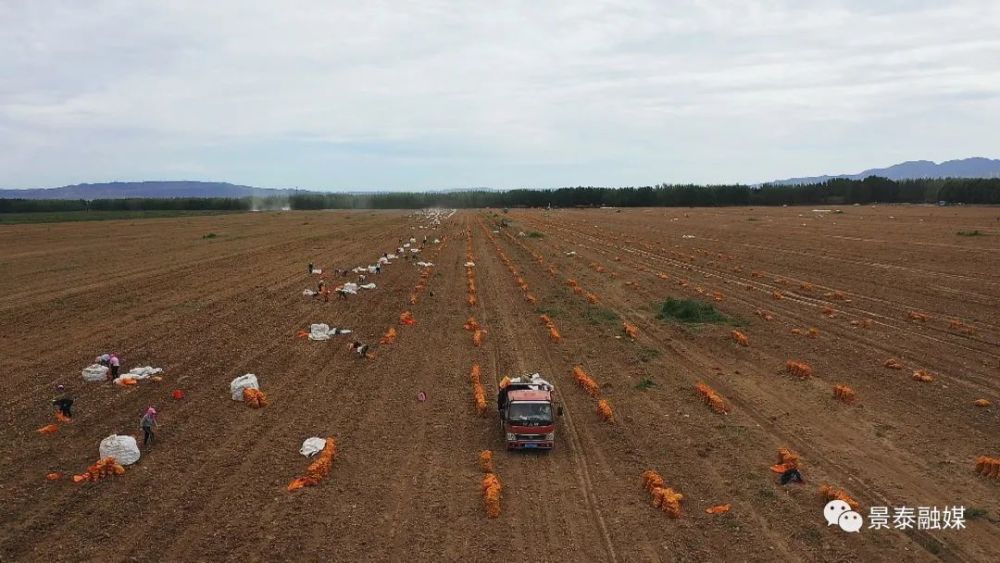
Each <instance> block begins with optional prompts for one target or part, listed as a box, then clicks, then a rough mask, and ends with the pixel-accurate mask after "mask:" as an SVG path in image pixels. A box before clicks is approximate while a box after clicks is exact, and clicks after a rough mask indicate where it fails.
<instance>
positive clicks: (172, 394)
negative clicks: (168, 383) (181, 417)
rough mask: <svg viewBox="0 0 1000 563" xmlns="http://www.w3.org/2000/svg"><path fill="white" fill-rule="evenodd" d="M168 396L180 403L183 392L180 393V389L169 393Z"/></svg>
mask: <svg viewBox="0 0 1000 563" xmlns="http://www.w3.org/2000/svg"><path fill="white" fill-rule="evenodd" d="M170 396H171V397H173V398H174V400H175V401H180V400H181V399H183V398H184V391H181V390H180V389H174V392H173V393H171V394H170Z"/></svg>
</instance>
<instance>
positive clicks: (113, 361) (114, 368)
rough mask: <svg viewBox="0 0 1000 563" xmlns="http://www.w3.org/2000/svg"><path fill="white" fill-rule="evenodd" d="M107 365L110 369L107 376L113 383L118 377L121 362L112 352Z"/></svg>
mask: <svg viewBox="0 0 1000 563" xmlns="http://www.w3.org/2000/svg"><path fill="white" fill-rule="evenodd" d="M108 365H109V366H110V367H111V373H110V374H109V376H110V378H111V381H114V380H115V379H116V378H117V377H118V370H119V369H120V368H121V366H122V362H121V360H119V359H118V354H115V353H114V352H112V353H111V357H110V358H109V359H108Z"/></svg>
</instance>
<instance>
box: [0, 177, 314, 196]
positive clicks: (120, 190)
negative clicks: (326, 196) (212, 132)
mask: <svg viewBox="0 0 1000 563" xmlns="http://www.w3.org/2000/svg"><path fill="white" fill-rule="evenodd" d="M296 193H306V192H305V190H279V189H269V188H255V187H253V186H239V185H236V184H229V183H226V182H194V181H185V180H180V181H163V182H107V183H101V184H75V185H72V186H63V187H61V188H37V189H24V190H0V199H10V198H23V199H117V198H130V197H161V198H166V197H272V196H277V197H280V196H289V195H292V194H296Z"/></svg>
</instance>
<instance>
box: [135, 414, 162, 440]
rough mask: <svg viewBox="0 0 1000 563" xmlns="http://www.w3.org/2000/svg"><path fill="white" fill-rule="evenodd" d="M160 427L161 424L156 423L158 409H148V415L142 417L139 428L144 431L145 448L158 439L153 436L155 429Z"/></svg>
mask: <svg viewBox="0 0 1000 563" xmlns="http://www.w3.org/2000/svg"><path fill="white" fill-rule="evenodd" d="M158 427H159V424H158V423H157V422H156V409H155V408H153V407H149V408H148V409H146V414H144V415H142V419H141V420H140V421H139V428H140V429H142V433H143V438H142V445H143V446H145V445H147V444H149V443H150V442H153V441H154V440H155V438H156V437H155V436H154V435H153V429H154V428H158Z"/></svg>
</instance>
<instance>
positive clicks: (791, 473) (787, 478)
mask: <svg viewBox="0 0 1000 563" xmlns="http://www.w3.org/2000/svg"><path fill="white" fill-rule="evenodd" d="M778 482H780V483H781V484H782V485H787V484H789V483H799V484H802V483H805V479H803V478H802V474H801V473H799V470H798V469H796V468H794V467H793V468H791V469H787V470H785V472H784V473H782V474H781V477H779V478H778Z"/></svg>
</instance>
